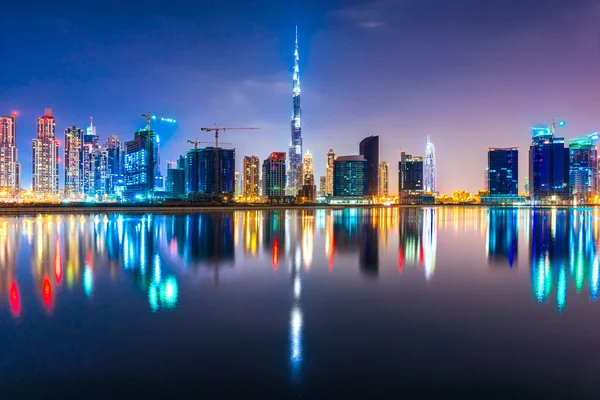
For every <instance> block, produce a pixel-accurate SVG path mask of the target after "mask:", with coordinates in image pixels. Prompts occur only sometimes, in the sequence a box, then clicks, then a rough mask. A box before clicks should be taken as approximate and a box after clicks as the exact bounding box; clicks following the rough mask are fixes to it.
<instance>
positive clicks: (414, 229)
mask: <svg viewBox="0 0 600 400" xmlns="http://www.w3.org/2000/svg"><path fill="white" fill-rule="evenodd" d="M399 219H400V223H399V224H398V229H399V230H398V234H399V247H398V271H399V272H400V273H402V272H403V271H404V269H405V268H406V267H409V268H414V267H419V268H421V269H422V270H423V274H424V275H425V279H427V280H429V279H431V278H432V277H433V275H434V273H435V265H436V255H437V224H438V210H437V209H436V208H434V207H430V208H404V209H401V210H400V211H399Z"/></svg>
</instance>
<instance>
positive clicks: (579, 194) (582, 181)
mask: <svg viewBox="0 0 600 400" xmlns="http://www.w3.org/2000/svg"><path fill="white" fill-rule="evenodd" d="M598 137H599V134H598V133H592V134H589V135H587V136H584V137H580V138H576V139H570V140H569V187H570V189H571V195H572V196H573V199H574V200H575V201H577V202H578V203H581V202H584V201H587V200H589V199H590V198H591V197H593V196H595V195H596V194H598V187H597V184H598V151H597V150H596V141H597V140H598Z"/></svg>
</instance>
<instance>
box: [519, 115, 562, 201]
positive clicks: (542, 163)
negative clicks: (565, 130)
mask: <svg viewBox="0 0 600 400" xmlns="http://www.w3.org/2000/svg"><path fill="white" fill-rule="evenodd" d="M561 124H563V123H559V124H558V125H559V126H562V125H561ZM556 125H557V124H556V123H554V122H553V123H552V125H550V126H541V127H535V128H533V135H532V143H531V147H530V148H529V179H531V182H530V183H531V195H532V196H533V198H534V199H535V200H542V201H543V200H567V199H568V198H569V193H570V189H569V149H568V148H566V147H565V139H564V138H557V137H555V136H554V133H555V130H556V129H555V128H556Z"/></svg>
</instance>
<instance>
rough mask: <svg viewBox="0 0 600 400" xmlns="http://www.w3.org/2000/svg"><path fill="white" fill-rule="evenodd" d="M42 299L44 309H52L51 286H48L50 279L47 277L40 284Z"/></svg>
mask: <svg viewBox="0 0 600 400" xmlns="http://www.w3.org/2000/svg"><path fill="white" fill-rule="evenodd" d="M42 299H43V300H44V304H45V305H46V307H48V308H51V307H52V284H50V279H48V277H47V276H46V277H45V278H44V281H43V282H42Z"/></svg>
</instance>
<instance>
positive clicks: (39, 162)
mask: <svg viewBox="0 0 600 400" xmlns="http://www.w3.org/2000/svg"><path fill="white" fill-rule="evenodd" d="M58 147H59V142H58V140H56V123H55V120H54V117H53V116H52V109H51V108H47V109H46V110H45V113H44V116H43V117H39V118H38V119H37V138H36V139H33V140H32V150H33V157H32V188H33V192H34V193H35V194H37V195H39V196H42V197H52V196H56V195H58V193H59V192H58V162H59V154H58Z"/></svg>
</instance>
